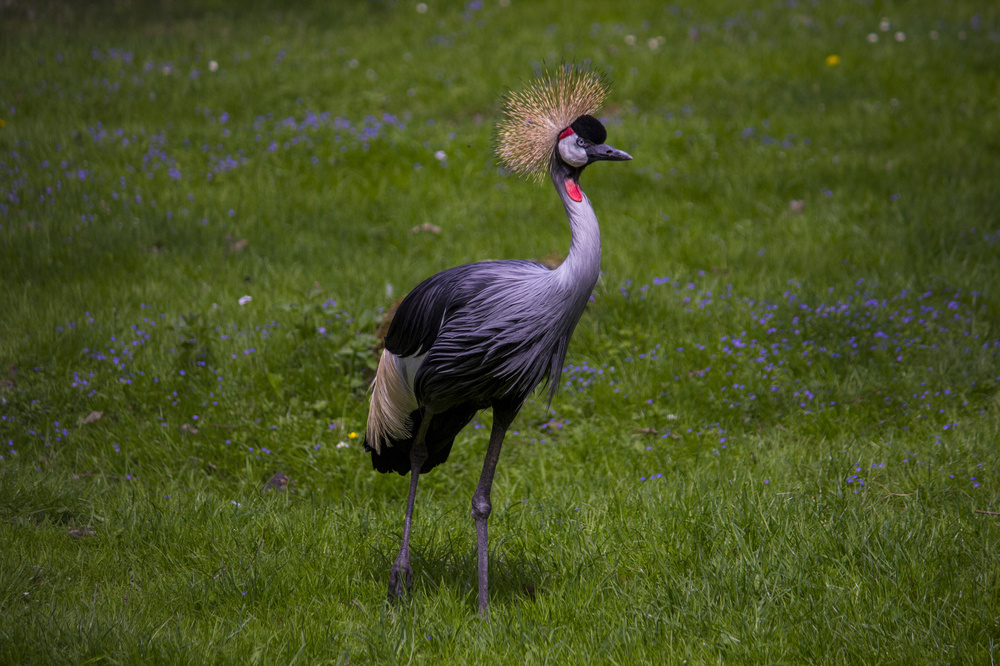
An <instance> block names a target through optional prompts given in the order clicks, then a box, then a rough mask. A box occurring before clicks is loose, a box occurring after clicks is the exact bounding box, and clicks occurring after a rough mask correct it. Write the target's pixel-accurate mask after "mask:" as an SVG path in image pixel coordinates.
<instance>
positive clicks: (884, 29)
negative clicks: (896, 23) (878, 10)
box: [878, 18, 892, 32]
mask: <svg viewBox="0 0 1000 666" xmlns="http://www.w3.org/2000/svg"><path fill="white" fill-rule="evenodd" d="M891 26H892V24H891V23H889V19H887V18H884V19H882V22H881V23H879V24H878V29H879V30H881V31H882V32H889V28H890V27H891Z"/></svg>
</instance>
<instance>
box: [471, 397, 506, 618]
mask: <svg viewBox="0 0 1000 666" xmlns="http://www.w3.org/2000/svg"><path fill="white" fill-rule="evenodd" d="M516 414H517V408H513V409H511V408H510V407H506V406H504V407H501V406H499V405H494V406H493V431H492V432H491V433H490V445H489V448H487V449H486V460H484V461H483V472H482V474H480V476H479V485H478V486H476V492H475V494H474V495H473V496H472V518H473V520H475V521H476V542H477V546H478V548H479V614H480V615H481V616H483V617H485V616H486V605H487V603H488V601H489V591H490V583H489V534H488V532H487V527H486V521H487V520H488V519H489V517H490V511H491V510H492V509H493V506H492V504H490V489H491V488H492V487H493V474H494V472H496V469H497V461H498V460H500V447H501V446H502V445H503V438H504V435H506V434H507V428H508V427H510V424H511V421H513V420H514V416H515V415H516Z"/></svg>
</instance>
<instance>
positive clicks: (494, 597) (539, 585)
mask: <svg viewBox="0 0 1000 666" xmlns="http://www.w3.org/2000/svg"><path fill="white" fill-rule="evenodd" d="M472 540H473V541H474V537H473V539H472ZM395 542H396V543H398V539H397V540H395ZM391 543H392V541H391V540H388V539H387V540H386V541H385V543H384V544H381V546H385V547H388V548H389V549H385V548H383V547H380V546H374V545H373V547H372V549H371V556H370V557H369V558H368V559H367V560H366V561H365V564H364V570H363V571H364V573H366V574H368V575H371V576H372V578H374V579H375V580H380V581H382V582H383V583H384V584H385V585H386V589H387V590H388V583H389V571H390V569H391V568H392V564H393V562H394V561H395V559H396V554H397V552H398V551H397V550H396V547H392V546H390V544H391ZM410 564H411V566H412V567H413V592H414V593H415V594H417V595H422V596H430V595H431V594H433V592H432V591H433V590H434V589H435V588H438V587H444V588H447V589H448V590H450V591H451V592H452V593H453V594H454V595H455V596H456V597H462V598H464V599H465V600H466V603H467V604H468V605H469V606H470V608H472V609H475V607H476V604H477V599H478V557H477V550H476V547H475V544H472V546H471V547H469V546H468V545H467V542H466V540H465V539H462V540H461V543H456V542H455V540H454V539H448V540H447V541H444V542H440V541H439V542H435V543H432V544H426V543H417V544H412V545H411V547H410ZM550 573H551V572H550V571H548V570H547V568H546V567H545V565H544V563H543V562H542V561H541V560H539V559H538V558H537V557H533V556H532V555H531V554H530V553H526V552H523V551H520V552H515V551H513V550H512V549H510V548H508V543H507V540H505V539H497V540H496V542H495V543H491V544H490V571H489V583H490V604H508V603H514V602H524V601H531V602H534V601H535V596H536V594H538V593H540V592H541V591H542V590H543V589H544V583H545V582H546V581H547V580H548V578H549V575H550ZM411 598H412V595H411Z"/></svg>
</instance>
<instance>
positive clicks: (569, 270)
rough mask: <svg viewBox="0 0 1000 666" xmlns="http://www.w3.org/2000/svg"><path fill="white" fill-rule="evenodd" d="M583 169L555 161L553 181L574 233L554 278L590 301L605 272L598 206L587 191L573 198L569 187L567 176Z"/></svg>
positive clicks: (576, 173)
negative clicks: (595, 209)
mask: <svg viewBox="0 0 1000 666" xmlns="http://www.w3.org/2000/svg"><path fill="white" fill-rule="evenodd" d="M579 171H580V170H579V169H575V168H573V167H570V166H569V165H567V164H565V163H562V162H560V161H558V160H553V163H552V165H551V167H550V169H549V175H550V176H551V178H552V184H553V185H555V188H556V192H558V193H559V197H560V198H561V199H562V202H563V207H564V208H565V209H566V216H567V217H568V218H569V226H570V231H571V233H572V236H573V238H572V241H571V243H570V248H569V255H568V256H567V257H566V260H565V261H564V262H563V263H562V264H561V265H560V266H559V267H558V268H557V269H556V270H555V271H554V273H555V275H554V277H558V278H559V279H560V281H562V282H563V283H564V284H565V285H566V286H571V287H572V289H573V290H574V291H576V290H579V291H580V292H581V295H582V296H583V297H584V302H586V300H587V299H589V298H590V292H591V291H592V290H593V289H594V285H595V284H597V278H598V276H599V275H600V273H601V229H600V226H599V225H598V223H597V215H596V214H595V213H594V207H593V206H591V205H590V199H588V198H587V195H586V194H584V193H583V190H582V189H581V190H580V194H581V195H582V198H581V200H580V201H573V199H572V198H571V197H570V195H569V192H568V191H567V189H566V179H567V178H573V177H575V178H579V175H580V174H579ZM576 182H579V181H578V180H577V181H576Z"/></svg>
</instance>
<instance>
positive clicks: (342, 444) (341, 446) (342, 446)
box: [337, 442, 350, 449]
mask: <svg viewBox="0 0 1000 666" xmlns="http://www.w3.org/2000/svg"><path fill="white" fill-rule="evenodd" d="M348 446H350V444H348V443H347V442H337V448H338V449H346V448H347V447H348Z"/></svg>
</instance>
